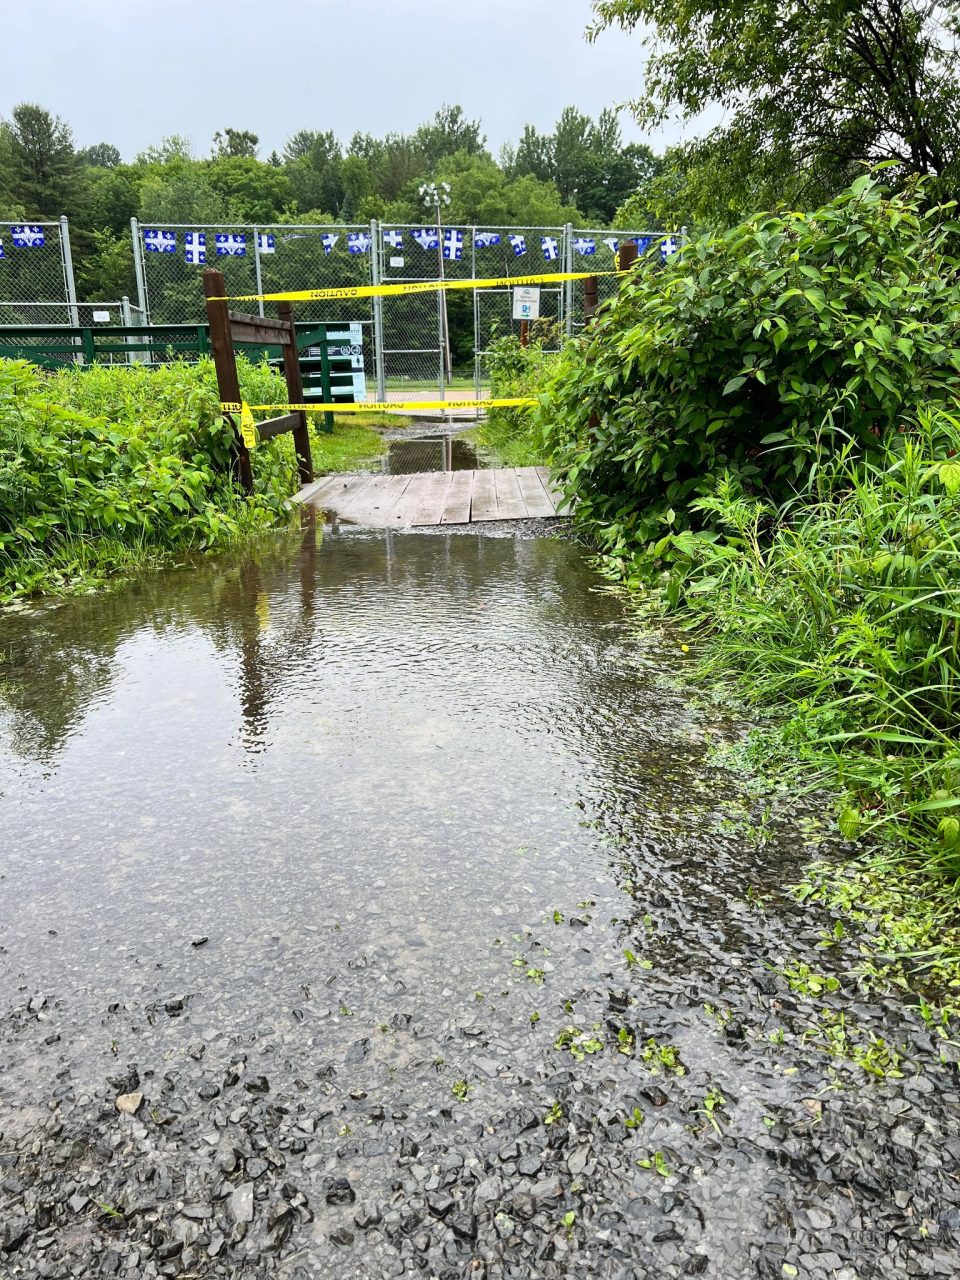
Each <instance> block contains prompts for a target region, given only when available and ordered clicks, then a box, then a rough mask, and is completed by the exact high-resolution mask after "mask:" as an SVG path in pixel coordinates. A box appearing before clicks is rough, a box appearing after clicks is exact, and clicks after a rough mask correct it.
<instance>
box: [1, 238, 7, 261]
mask: <svg viewBox="0 0 960 1280" xmlns="http://www.w3.org/2000/svg"><path fill="white" fill-rule="evenodd" d="M6 256H7V255H6V254H5V253H4V252H3V241H2V240H0V258H5V257H6Z"/></svg>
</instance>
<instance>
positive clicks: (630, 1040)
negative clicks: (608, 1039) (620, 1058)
mask: <svg viewBox="0 0 960 1280" xmlns="http://www.w3.org/2000/svg"><path fill="white" fill-rule="evenodd" d="M633 1046H634V1036H633V1032H632V1031H630V1030H629V1028H627V1027H621V1028H620V1030H619V1031H618V1032H617V1050H618V1051H619V1052H620V1053H622V1054H624V1055H625V1056H627V1057H629V1056H630V1054H631V1053H633Z"/></svg>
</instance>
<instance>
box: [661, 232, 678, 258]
mask: <svg viewBox="0 0 960 1280" xmlns="http://www.w3.org/2000/svg"><path fill="white" fill-rule="evenodd" d="M679 247H680V246H679V245H678V244H677V240H676V237H675V236H667V237H666V238H665V239H663V240H661V241H660V256H661V258H663V260H664V262H666V260H667V259H668V258H669V257H670V255H671V253H676V252H677V249H679Z"/></svg>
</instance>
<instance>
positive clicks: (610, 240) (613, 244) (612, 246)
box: [603, 236, 620, 253]
mask: <svg viewBox="0 0 960 1280" xmlns="http://www.w3.org/2000/svg"><path fill="white" fill-rule="evenodd" d="M603 243H604V244H605V245H606V246H607V248H608V249H609V250H610V252H611V253H616V252H617V250H618V249H619V248H620V241H619V240H617V239H616V237H615V236H604V238H603Z"/></svg>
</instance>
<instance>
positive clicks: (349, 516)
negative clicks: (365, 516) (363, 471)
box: [328, 475, 373, 524]
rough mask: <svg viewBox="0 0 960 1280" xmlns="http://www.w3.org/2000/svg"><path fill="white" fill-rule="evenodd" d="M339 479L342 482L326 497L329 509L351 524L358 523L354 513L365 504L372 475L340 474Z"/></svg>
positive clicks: (363, 507)
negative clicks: (340, 485)
mask: <svg viewBox="0 0 960 1280" xmlns="http://www.w3.org/2000/svg"><path fill="white" fill-rule="evenodd" d="M340 479H341V480H343V481H344V484H343V486H342V488H340V489H338V490H336V491H335V492H334V493H333V494H332V495H331V496H330V498H329V499H328V502H329V509H330V510H331V511H335V512H336V514H337V516H338V517H339V518H340V519H341V520H348V521H349V522H350V523H351V524H355V523H359V522H358V521H357V518H356V515H357V512H359V511H362V510H364V509H365V507H366V505H367V490H368V489H369V487H370V482H371V480H372V479H373V476H368V475H362V476H341V477H340Z"/></svg>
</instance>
